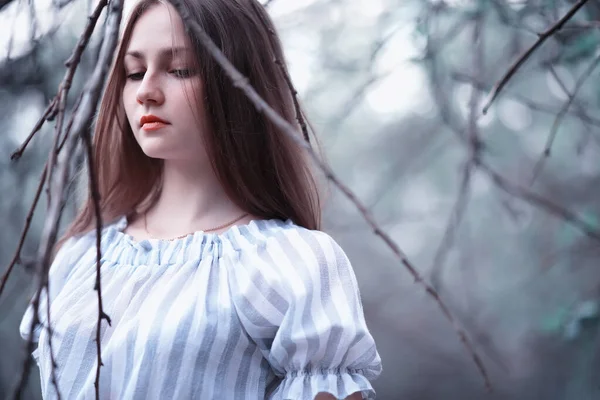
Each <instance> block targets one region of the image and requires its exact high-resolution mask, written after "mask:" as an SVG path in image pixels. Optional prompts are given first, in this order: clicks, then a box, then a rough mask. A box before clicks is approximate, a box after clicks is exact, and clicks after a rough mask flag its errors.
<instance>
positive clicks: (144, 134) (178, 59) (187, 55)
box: [123, 3, 206, 164]
mask: <svg viewBox="0 0 600 400" xmlns="http://www.w3.org/2000/svg"><path fill="white" fill-rule="evenodd" d="M193 57H194V54H193V52H192V49H191V46H190V41H189V39H188V37H187V36H186V34H185V30H184V26H183V22H182V21H181V18H180V17H179V14H178V13H177V12H176V11H175V9H174V8H173V6H171V5H170V4H168V3H167V4H165V3H158V4H156V5H153V6H151V7H150V8H149V9H147V10H146V11H145V12H144V13H143V14H142V15H141V16H140V17H139V19H138V20H137V22H136V23H135V26H134V28H133V30H132V33H131V38H130V41H129V44H128V46H127V49H126V51H125V56H124V60H123V61H124V66H125V75H126V81H125V86H124V88H123V104H124V106H125V114H126V115H127V120H128V121H129V125H130V126H131V130H132V131H133V134H134V136H135V139H136V140H137V142H138V144H139V145H140V147H141V148H142V150H143V151H144V153H146V155H147V156H149V157H153V158H160V159H164V160H173V161H175V160H177V161H193V162H195V163H200V164H202V163H203V161H204V160H205V159H206V153H205V148H204V145H203V141H202V135H203V134H205V131H206V128H205V126H206V118H205V112H204V104H203V102H202V103H201V104H198V102H197V100H196V99H197V98H200V99H202V98H204V95H203V83H202V80H201V78H200V75H199V73H198V71H194V70H193V69H192V68H193V63H192V61H193ZM198 94H199V95H200V96H198Z"/></svg>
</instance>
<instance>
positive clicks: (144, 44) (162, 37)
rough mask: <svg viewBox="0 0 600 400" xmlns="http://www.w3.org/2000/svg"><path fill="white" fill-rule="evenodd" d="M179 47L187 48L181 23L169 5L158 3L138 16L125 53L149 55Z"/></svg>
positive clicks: (186, 38) (186, 39) (187, 40)
mask: <svg viewBox="0 0 600 400" xmlns="http://www.w3.org/2000/svg"><path fill="white" fill-rule="evenodd" d="M180 47H189V39H188V37H187V35H186V33H185V28H184V25H183V21H182V20H181V17H180V16H179V14H178V13H177V11H176V10H175V8H174V7H173V6H172V5H171V4H169V3H163V2H160V3H156V4H153V5H152V6H150V7H149V8H148V9H146V10H145V11H144V12H143V13H142V15H140V16H139V18H138V19H137V21H136V22H135V24H134V26H133V29H132V31H131V37H130V38H129V43H128V45H127V51H128V52H137V53H149V52H152V51H153V50H158V49H165V48H180Z"/></svg>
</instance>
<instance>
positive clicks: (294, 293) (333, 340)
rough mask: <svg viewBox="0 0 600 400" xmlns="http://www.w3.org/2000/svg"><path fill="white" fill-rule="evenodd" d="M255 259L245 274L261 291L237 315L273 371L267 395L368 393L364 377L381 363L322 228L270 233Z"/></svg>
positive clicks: (352, 286) (279, 399) (345, 269)
mask: <svg viewBox="0 0 600 400" xmlns="http://www.w3.org/2000/svg"><path fill="white" fill-rule="evenodd" d="M259 252H260V251H259ZM260 259H261V263H262V267H259V268H250V269H249V270H250V271H254V272H250V275H252V274H254V275H255V276H250V277H249V279H250V280H251V281H254V282H259V284H258V285H257V287H261V288H263V289H262V295H261V296H260V298H254V299H249V301H250V302H251V303H253V310H254V312H253V313H252V315H249V314H247V315H246V316H245V318H243V319H244V320H245V321H246V324H247V327H248V328H249V332H250V334H251V335H252V336H254V338H255V339H256V341H257V342H258V343H259V346H260V347H261V351H262V352H263V356H264V357H265V358H266V360H267V361H268V363H269V364H270V366H271V368H272V369H273V371H274V372H275V375H277V376H278V377H279V378H280V381H279V384H278V385H277V386H276V387H275V388H274V389H273V390H272V391H271V393H270V395H269V396H268V398H269V399H272V400H284V399H285V400H287V399H292V400H313V399H314V398H315V396H316V395H317V394H318V393H320V392H326V393H330V394H332V395H333V396H334V397H335V398H336V399H344V398H346V397H347V396H349V395H351V394H353V393H354V392H361V393H362V396H363V399H374V398H375V391H374V390H373V387H372V386H371V382H370V381H372V380H374V379H375V378H377V377H378V376H379V375H380V373H381V371H382V366H381V358H380V356H379V354H378V352H377V349H376V346H375V341H374V340H373V337H372V336H371V333H370V332H369V330H368V328H367V325H366V322H365V318H364V313H363V308H362V304H361V299H360V293H359V289H358V285H357V281H356V277H355V275H354V271H353V269H352V266H351V264H350V262H349V260H348V257H347V256H346V254H345V253H344V251H343V250H342V249H341V247H340V246H339V245H338V244H337V243H336V242H335V241H334V240H333V239H332V238H331V237H330V236H329V235H327V234H325V233H323V232H320V231H311V230H307V229H294V230H289V231H288V232H286V233H285V235H279V236H278V237H277V238H270V240H269V241H268V242H267V245H266V246H264V248H263V249H262V253H261V254H260ZM258 271H260V272H258ZM257 274H260V276H256V275H257ZM265 287H268V288H266V289H265ZM247 300H248V299H247ZM257 316H260V317H257ZM261 325H262V326H261ZM271 325H273V326H274V327H273V329H272V335H270V336H271V338H268V337H266V336H268V333H269V332H270V328H271ZM260 336H262V337H260Z"/></svg>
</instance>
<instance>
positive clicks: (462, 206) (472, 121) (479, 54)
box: [431, 10, 484, 290]
mask: <svg viewBox="0 0 600 400" xmlns="http://www.w3.org/2000/svg"><path fill="white" fill-rule="evenodd" d="M474 18H475V22H474V25H475V27H474V29H473V38H472V43H473V48H474V54H473V71H474V74H475V77H476V80H483V79H482V76H483V68H484V65H483V64H484V60H483V57H484V54H483V52H484V47H483V42H484V40H483V38H482V29H481V27H482V24H483V15H482V12H481V10H478V12H477V15H476V16H475V17H474ZM480 97H481V95H480V93H479V89H478V88H477V87H476V86H475V85H473V86H471V98H470V100H469V120H468V128H467V129H468V130H467V137H468V139H469V153H470V155H469V159H468V160H467V161H466V162H465V165H464V167H463V173H462V179H461V183H460V187H459V191H458V197H457V199H456V202H455V203H454V207H453V208H452V211H451V213H450V219H449V221H448V224H447V226H446V229H445V231H444V235H443V236H442V241H441V243H440V245H439V247H438V249H437V251H436V253H435V256H434V258H433V264H432V267H431V283H432V285H433V286H434V287H435V288H436V289H437V290H440V283H441V282H440V280H441V278H440V275H441V273H442V268H443V266H444V262H445V260H446V254H447V252H448V250H449V249H450V248H451V247H452V244H453V243H454V236H455V234H456V232H457V230H458V227H459V226H460V223H461V222H462V219H463V217H464V213H465V210H466V209H467V205H468V203H469V195H470V190H471V177H472V175H473V168H474V166H475V164H476V163H477V162H478V160H479V158H480V153H481V145H480V138H479V134H478V128H477V114H478V112H477V106H478V104H479V101H480Z"/></svg>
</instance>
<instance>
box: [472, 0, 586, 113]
mask: <svg viewBox="0 0 600 400" xmlns="http://www.w3.org/2000/svg"><path fill="white" fill-rule="evenodd" d="M587 2H588V0H579V1H578V2H577V3H576V4H575V5H573V7H571V9H570V10H569V11H568V12H567V13H566V14H565V15H564V17H562V18H561V19H560V20H559V21H558V22H557V23H556V24H554V25H552V26H551V27H550V28H549V29H547V30H546V31H545V32H543V33H540V34H539V37H538V39H537V40H536V41H535V43H534V44H533V46H531V47H530V48H529V49H527V50H526V51H525V53H523V54H522V55H521V56H520V57H519V58H517V60H516V61H515V62H514V63H513V64H512V65H511V67H510V68H509V69H508V71H507V72H506V74H504V76H503V77H502V78H501V79H500V81H499V82H498V83H497V84H496V85H494V87H493V88H492V92H491V93H490V95H489V96H488V100H486V102H485V106H484V107H483V113H484V114H486V113H487V111H488V109H489V108H490V106H491V104H492V102H493V101H494V99H496V97H498V95H499V94H500V92H501V91H502V89H503V88H504V86H506V84H507V83H508V81H509V80H510V78H512V77H513V75H515V73H516V72H517V71H518V70H519V68H521V66H522V65H523V64H524V63H525V62H526V61H527V59H529V57H531V55H532V54H533V53H534V52H535V51H536V50H537V48H538V47H540V46H541V45H542V44H543V43H544V42H545V41H546V40H547V39H548V38H550V37H551V36H552V35H553V34H554V33H555V32H557V31H559V30H560V29H561V28H562V27H563V26H564V25H565V24H566V23H567V21H569V20H570V19H571V18H572V17H573V15H575V14H576V13H577V11H579V9H580V8H581V7H583V6H584V5H585V3H587Z"/></svg>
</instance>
